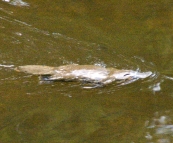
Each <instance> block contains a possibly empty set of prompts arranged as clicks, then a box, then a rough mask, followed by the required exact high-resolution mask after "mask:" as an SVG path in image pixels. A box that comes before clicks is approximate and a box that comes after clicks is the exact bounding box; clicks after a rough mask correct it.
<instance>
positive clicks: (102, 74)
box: [15, 64, 152, 88]
mask: <svg viewBox="0 0 173 143" xmlns="http://www.w3.org/2000/svg"><path fill="white" fill-rule="evenodd" d="M15 70H16V71H19V72H25V73H28V74H33V75H40V76H41V78H40V80H43V81H84V82H89V83H93V84H94V85H95V86H94V87H98V86H103V85H106V84H109V83H112V82H113V81H116V80H132V79H144V78H147V77H149V76H150V75H151V74H152V72H150V71H149V72H138V71H133V70H119V69H115V68H104V67H101V66H96V65H76V64H72V65H64V66H59V67H50V66H42V65H25V66H19V67H17V68H15ZM91 88H93V87H91Z"/></svg>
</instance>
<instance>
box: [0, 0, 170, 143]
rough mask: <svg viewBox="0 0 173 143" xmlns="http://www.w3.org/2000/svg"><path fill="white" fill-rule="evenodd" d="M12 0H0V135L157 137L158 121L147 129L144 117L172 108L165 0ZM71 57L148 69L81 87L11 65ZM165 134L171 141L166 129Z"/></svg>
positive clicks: (141, 140) (107, 140)
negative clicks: (43, 80) (139, 75)
mask: <svg viewBox="0 0 173 143" xmlns="http://www.w3.org/2000/svg"><path fill="white" fill-rule="evenodd" d="M14 2H16V1H9V2H7V1H6V2H4V1H0V43H1V46H0V70H1V72H0V79H1V82H0V142H3V143H10V142H16V143H18V142H21V143H22V142H30V143H39V142H40V143H43V142H45V143H46V142H49V143H73V142H74V143H76V142H82V143H88V142H92V143H98V142H103V143H116V142H117V143H128V142H129V143H132V142H134V143H145V142H149V141H153V142H156V143H157V142H158V140H159V139H160V141H162V142H163V141H164V140H162V139H164V137H163V136H162V135H160V134H159V136H157V133H155V132H154V131H153V130H154V129H156V128H157V127H158V126H157V127H156V128H151V130H150V129H149V128H147V126H145V122H146V121H152V118H156V119H160V117H162V116H165V111H167V110H171V109H172V97H173V90H172V88H171V87H172V85H173V82H172V80H170V79H171V77H172V74H171V71H172V63H173V62H172V61H173V60H172V52H173V51H172V15H173V9H172V1H169V0H166V1H161V0H159V1H154V0H152V1H92V0H90V1H71V0H68V1H59V0H58V1H56V2H55V1H51V2H47V1H44V2H43V1H38V0H37V1H24V2H26V3H27V6H26V5H25V6H23V5H22V4H20V2H19V1H18V2H17V3H16V4H14ZM73 63H75V64H87V65H101V66H103V67H113V68H118V69H130V70H138V71H140V72H147V71H152V72H153V73H154V74H153V76H152V77H150V78H149V79H146V80H139V81H137V82H134V83H132V84H128V85H125V86H117V85H116V84H115V83H113V84H111V85H109V86H106V87H104V88H98V89H92V90H84V89H82V88H81V84H80V83H71V82H68V83H66V82H58V83H51V84H39V83H38V78H37V77H35V76H30V75H26V74H21V73H16V72H15V71H14V68H15V67H16V66H20V65H31V64H34V65H35V64H37V65H48V66H61V65H65V64H73ZM8 65H14V67H8ZM165 76H169V77H170V78H165ZM159 88H160V90H154V89H159ZM159 111H162V112H163V114H160V115H159V116H158V117H155V116H154V115H153V114H154V113H155V112H159ZM159 113H160V112H159ZM167 116H169V118H170V119H172V112H170V113H169V115H167ZM167 116H166V117H167ZM169 125H172V123H170V122H169ZM165 127H166V126H165ZM165 127H163V128H162V129H165ZM148 132H149V133H150V135H151V136H152V137H153V138H154V139H153V140H147V138H146V136H147V135H148V134H147V133H148ZM166 136H168V139H169V140H167V141H172V133H171V132H169V134H167V135H166Z"/></svg>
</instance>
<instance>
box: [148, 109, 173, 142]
mask: <svg viewBox="0 0 173 143" xmlns="http://www.w3.org/2000/svg"><path fill="white" fill-rule="evenodd" d="M172 119H173V116H172V112H171V111H165V112H163V113H161V112H156V113H155V114H154V117H153V118H152V119H151V120H150V121H146V128H147V130H148V131H147V132H146V136H145V138H146V139H147V143H172V142H173V137H172V136H173V121H172Z"/></svg>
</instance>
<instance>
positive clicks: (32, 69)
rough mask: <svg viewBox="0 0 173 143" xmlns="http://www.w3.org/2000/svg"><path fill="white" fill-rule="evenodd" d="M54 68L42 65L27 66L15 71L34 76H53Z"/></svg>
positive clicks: (17, 68)
mask: <svg viewBox="0 0 173 143" xmlns="http://www.w3.org/2000/svg"><path fill="white" fill-rule="evenodd" d="M54 69H55V68H54V67H50V66H42V65H25V66H19V67H16V68H15V71H18V72H25V73H28V74H34V75H52V74H53V73H54Z"/></svg>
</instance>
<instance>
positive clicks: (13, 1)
mask: <svg viewBox="0 0 173 143" xmlns="http://www.w3.org/2000/svg"><path fill="white" fill-rule="evenodd" d="M2 1H4V2H8V3H9V4H11V5H15V6H29V4H28V3H26V2H24V1H22V0H2Z"/></svg>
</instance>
